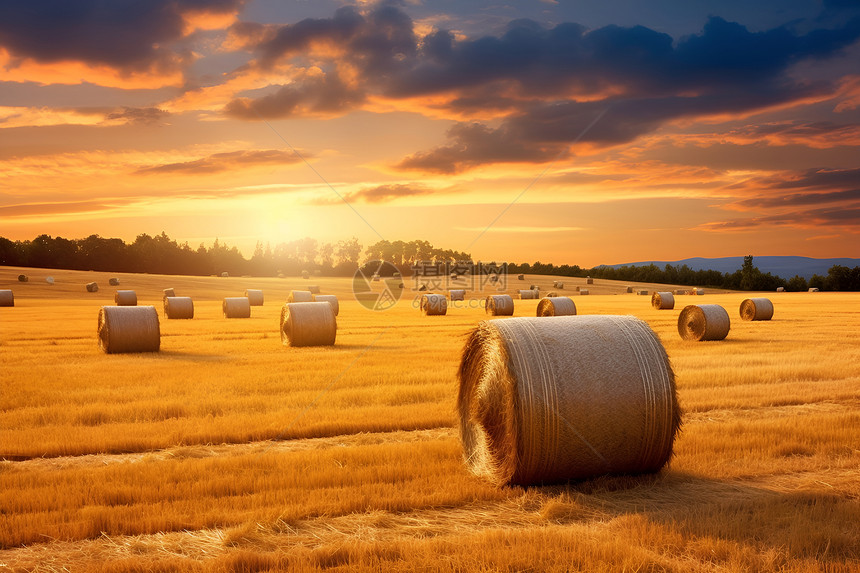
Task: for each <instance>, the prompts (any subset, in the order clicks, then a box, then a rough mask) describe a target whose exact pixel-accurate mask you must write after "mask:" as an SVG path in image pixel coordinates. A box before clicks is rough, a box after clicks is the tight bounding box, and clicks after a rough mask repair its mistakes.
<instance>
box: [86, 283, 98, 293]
mask: <svg viewBox="0 0 860 573" xmlns="http://www.w3.org/2000/svg"><path fill="white" fill-rule="evenodd" d="M87 292H99V285H98V283H87Z"/></svg>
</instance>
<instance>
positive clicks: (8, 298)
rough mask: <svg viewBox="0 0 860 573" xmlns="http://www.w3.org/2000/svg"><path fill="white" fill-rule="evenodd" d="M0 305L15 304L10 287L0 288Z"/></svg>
mask: <svg viewBox="0 0 860 573" xmlns="http://www.w3.org/2000/svg"><path fill="white" fill-rule="evenodd" d="M0 306H15V295H14V294H13V293H12V291H11V290H10V289H3V290H0Z"/></svg>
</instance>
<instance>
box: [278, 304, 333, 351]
mask: <svg viewBox="0 0 860 573" xmlns="http://www.w3.org/2000/svg"><path fill="white" fill-rule="evenodd" d="M336 336H337V320H336V319H335V315H334V309H333V307H332V305H331V304H329V303H328V302H324V301H322V302H292V303H287V304H285V305H284V306H283V307H281V342H282V343H283V344H284V346H331V345H332V344H334V340H335V337H336Z"/></svg>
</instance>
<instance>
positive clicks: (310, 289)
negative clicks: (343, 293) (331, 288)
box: [308, 285, 320, 294]
mask: <svg viewBox="0 0 860 573" xmlns="http://www.w3.org/2000/svg"><path fill="white" fill-rule="evenodd" d="M308 292H309V293H311V294H319V293H320V287H319V285H308Z"/></svg>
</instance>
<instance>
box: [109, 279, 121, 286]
mask: <svg viewBox="0 0 860 573" xmlns="http://www.w3.org/2000/svg"><path fill="white" fill-rule="evenodd" d="M108 284H109V285H110V286H119V279H118V278H116V277H111V278H109V279H108Z"/></svg>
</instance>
